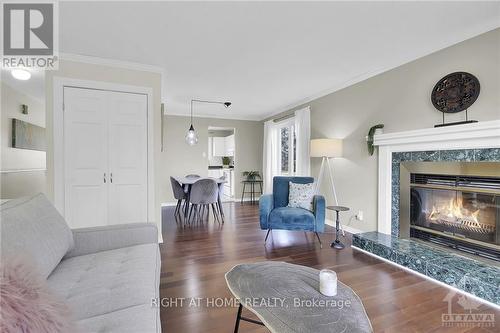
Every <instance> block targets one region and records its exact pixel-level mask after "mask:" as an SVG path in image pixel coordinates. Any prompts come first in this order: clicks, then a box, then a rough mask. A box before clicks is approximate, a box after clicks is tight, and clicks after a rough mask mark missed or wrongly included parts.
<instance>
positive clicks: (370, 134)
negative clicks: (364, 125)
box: [366, 124, 384, 156]
mask: <svg viewBox="0 0 500 333" xmlns="http://www.w3.org/2000/svg"><path fill="white" fill-rule="evenodd" d="M382 128H384V124H378V125H375V126H372V127H370V130H369V131H368V136H367V137H366V142H367V145H368V154H370V156H371V155H373V152H374V151H375V146H374V145H373V136H374V135H375V134H379V133H381V131H382Z"/></svg>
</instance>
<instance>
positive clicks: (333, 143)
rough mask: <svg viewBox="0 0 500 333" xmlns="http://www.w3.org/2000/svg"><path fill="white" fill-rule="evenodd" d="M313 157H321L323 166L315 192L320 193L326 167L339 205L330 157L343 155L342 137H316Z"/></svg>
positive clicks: (312, 147) (313, 144)
mask: <svg viewBox="0 0 500 333" xmlns="http://www.w3.org/2000/svg"><path fill="white" fill-rule="evenodd" d="M311 157H321V158H322V161H321V168H320V169H319V176H318V181H317V183H316V189H315V192H316V193H319V187H320V186H321V181H322V180H323V176H324V174H325V167H326V168H327V169H328V176H329V178H330V186H331V188H332V192H333V199H334V200H335V206H338V205H339V202H338V199H337V192H336V191H335V183H334V182H333V175H332V168H331V165H330V158H335V157H342V140H341V139H314V140H311Z"/></svg>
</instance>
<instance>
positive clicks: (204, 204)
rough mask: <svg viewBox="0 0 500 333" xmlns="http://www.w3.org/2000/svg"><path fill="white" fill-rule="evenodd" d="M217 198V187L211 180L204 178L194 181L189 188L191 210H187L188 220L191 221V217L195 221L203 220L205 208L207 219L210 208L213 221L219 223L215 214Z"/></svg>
mask: <svg viewBox="0 0 500 333" xmlns="http://www.w3.org/2000/svg"><path fill="white" fill-rule="evenodd" d="M218 197H219V186H217V182H216V181H215V180H213V179H209V178H204V179H200V180H198V181H196V182H195V183H194V184H193V185H192V186H191V194H190V197H189V201H190V202H191V209H190V210H189V217H188V220H189V221H190V220H191V216H192V215H193V213H194V215H193V218H196V219H197V221H201V220H203V218H204V217H203V215H205V214H204V211H205V208H207V218H208V216H209V215H210V206H211V207H212V213H213V215H214V220H216V221H217V222H219V224H220V219H219V216H218V215H219V214H218V212H217V208H216V205H217V203H218Z"/></svg>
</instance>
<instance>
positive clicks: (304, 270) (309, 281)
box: [226, 261, 373, 333]
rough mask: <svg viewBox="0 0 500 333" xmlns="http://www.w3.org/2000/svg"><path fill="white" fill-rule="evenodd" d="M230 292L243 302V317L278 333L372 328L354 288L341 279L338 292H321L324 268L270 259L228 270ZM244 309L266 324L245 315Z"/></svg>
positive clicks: (239, 311)
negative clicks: (326, 293) (322, 269)
mask: <svg viewBox="0 0 500 333" xmlns="http://www.w3.org/2000/svg"><path fill="white" fill-rule="evenodd" d="M226 282H227V285H228V287H229V290H230V291H231V293H232V294H233V295H234V296H235V297H236V298H237V299H238V300H239V301H240V305H239V309H238V315H237V318H236V325H235V328H234V332H238V328H239V323H240V320H244V321H249V322H252V323H255V324H260V325H264V326H266V327H267V328H268V329H269V330H270V331H271V332H273V333H287V332H300V333H307V332H311V333H334V332H344V333H353V332H359V333H361V332H372V331H373V330H372V326H371V323H370V320H369V319H368V316H367V315H366V312H365V308H364V307H363V303H362V302H361V300H360V299H359V297H358V295H356V293H355V292H354V291H352V289H351V288H349V287H348V286H346V285H345V284H343V283H342V282H340V281H339V282H338V285H337V295H336V296H333V297H328V296H324V295H322V294H321V293H320V292H319V270H317V269H314V268H310V267H305V266H299V265H293V264H288V263H284V262H275V261H267V262H260V263H255V264H241V265H237V266H235V267H233V268H232V269H231V270H230V271H229V272H227V273H226ZM243 307H244V308H246V309H248V310H250V311H251V312H253V313H254V314H255V315H257V317H258V318H259V319H260V320H261V322H259V321H256V320H253V319H249V318H245V317H242V316H241V312H242V310H243Z"/></svg>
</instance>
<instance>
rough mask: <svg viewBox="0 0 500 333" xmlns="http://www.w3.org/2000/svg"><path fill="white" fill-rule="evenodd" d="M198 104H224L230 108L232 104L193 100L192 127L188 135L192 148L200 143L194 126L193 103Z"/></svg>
mask: <svg viewBox="0 0 500 333" xmlns="http://www.w3.org/2000/svg"><path fill="white" fill-rule="evenodd" d="M194 102H198V103H210V104H222V105H224V107H226V108H228V107H230V106H231V102H215V101H204V100H200V99H192V100H191V126H189V129H188V131H187V133H186V138H185V140H186V143H187V144H188V145H190V146H194V145H195V144H197V143H198V135H197V134H196V132H195V130H194V126H193V103H194Z"/></svg>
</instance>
